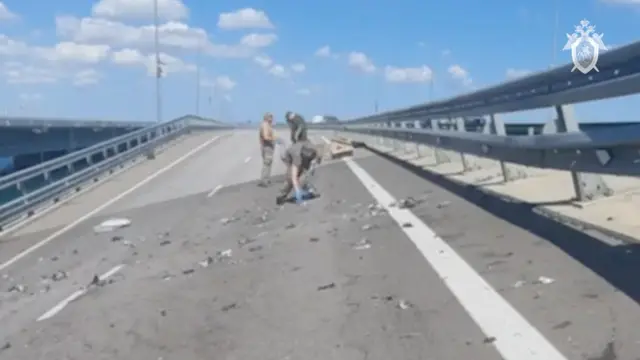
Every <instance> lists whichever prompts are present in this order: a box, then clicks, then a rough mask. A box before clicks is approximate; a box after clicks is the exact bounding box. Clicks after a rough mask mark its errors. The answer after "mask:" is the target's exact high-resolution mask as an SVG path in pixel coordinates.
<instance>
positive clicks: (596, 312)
mask: <svg viewBox="0 0 640 360" xmlns="http://www.w3.org/2000/svg"><path fill="white" fill-rule="evenodd" d="M216 137H219V138H216ZM255 138H256V136H255V134H254V132H240V133H236V134H228V133H224V134H222V133H221V134H197V135H194V136H192V137H189V138H187V139H184V140H183V141H182V142H181V143H179V144H176V145H175V146H174V147H172V148H171V149H169V150H167V151H166V152H165V153H164V154H162V155H160V156H158V158H157V159H156V161H154V162H148V163H145V164H142V165H140V167H139V168H135V169H132V170H130V171H128V172H127V173H125V174H122V175H121V176H120V177H119V178H118V179H115V180H113V181H111V182H108V183H106V184H104V185H103V186H102V187H101V188H99V189H97V190H96V191H95V192H91V193H88V194H85V195H83V196H82V197H79V198H78V199H77V200H74V201H73V202H71V203H70V204H67V205H64V206H62V207H60V208H59V209H57V210H56V211H55V212H52V213H51V214H49V215H46V216H44V217H43V218H42V219H39V220H38V221H36V222H34V223H32V224H29V225H27V226H25V227H24V228H23V229H21V230H19V231H18V232H16V233H14V234H10V235H8V236H6V237H4V238H1V239H0V268H1V269H2V270H1V271H0V275H1V276H2V278H0V286H1V287H0V290H2V293H1V294H0V323H1V324H2V326H0V359H11V360H22V359H25V360H26V359H29V360H31V359H91V360H92V359H96V360H97V359H127V360H130V359H153V360H156V359H163V360H171V359H207V360H210V359H243V360H248V359H261V360H268V359H273V360H281V359H291V360H294V359H305V360H310V359H319V360H320V359H322V360H326V359H340V360H343V359H344V360H351V359H367V360H375V359H385V360H388V359H403V360H404V359H427V360H430V359H433V360H439V359H477V360H493V359H496V360H498V359H506V360H528V359H545V360H564V359H571V360H574V359H575V360H578V359H589V360H618V359H619V360H636V359H638V358H639V357H640V335H638V334H639V332H638V331H637V329H636V328H637V324H639V323H640V309H639V308H638V304H637V302H636V299H638V298H639V296H640V285H636V284H640V282H638V281H637V280H636V276H637V274H638V270H640V269H639V267H640V265H638V264H640V258H639V256H638V255H637V250H636V247H635V246H633V245H624V246H619V247H610V246H608V245H606V244H604V243H601V242H599V241H598V240H595V239H592V238H589V237H588V236H586V235H584V234H581V233H579V232H577V231H575V230H572V229H567V228H564V227H562V226H561V225H559V224H556V223H553V222H551V221H549V220H547V219H544V218H540V217H536V216H535V215H533V214H531V213H530V212H529V211H528V209H526V208H524V207H523V206H522V205H519V204H513V203H502V202H501V201H500V200H497V199H491V198H488V197H486V196H482V195H480V194H477V193H475V192H474V191H473V189H466V188H456V187H455V186H454V185H452V184H449V183H447V182H443V181H442V180H441V179H439V178H435V177H433V176H430V175H429V174H423V173H420V172H418V171H414V170H413V169H407V168H404V167H402V166H400V165H398V164H396V163H394V162H392V161H390V160H388V159H385V158H383V157H380V156H378V155H375V154H372V153H370V152H368V151H367V150H358V151H357V152H356V154H355V156H354V157H353V158H352V159H348V160H345V161H342V160H338V161H331V162H326V163H325V164H324V165H323V166H321V167H320V168H319V169H318V173H317V175H316V177H315V180H314V181H315V185H316V187H317V188H318V190H319V191H320V192H321V196H320V197H319V198H316V199H314V200H311V201H309V202H307V203H306V205H304V206H297V205H295V204H286V205H285V206H282V207H277V206H276V205H275V194H276V192H277V187H279V186H281V184H280V183H278V182H281V181H282V175H281V174H282V173H283V170H284V168H283V166H282V164H280V163H279V161H276V164H277V165H276V168H275V169H274V170H275V173H276V177H275V180H276V183H275V184H274V185H273V186H272V187H271V188H266V189H264V188H259V187H257V186H256V183H255V181H254V180H253V179H255V178H256V177H257V176H258V174H259V171H260V162H259V152H258V149H257V148H256V146H255V144H254V142H255ZM316 141H321V140H320V137H317V138H316ZM200 146H201V147H200ZM193 149H199V150H198V151H195V152H193V153H192V154H191V155H190V156H188V157H186V158H183V155H184V154H186V153H188V152H189V151H192V150H193ZM180 159H182V160H181V161H178V162H176V161H177V160H180ZM172 164H173V165H172ZM170 165H172V166H170ZM163 169H165V170H164V171H161V170H163ZM158 172H160V173H159V174H158V175H157V176H155V177H153V178H152V179H151V180H148V181H147V182H144V181H145V179H148V178H149V177H150V176H152V175H154V174H157V173H158ZM141 182H144V183H143V184H142V185H140V186H138V187H137V188H136V189H134V190H133V191H129V192H128V193H126V196H121V197H120V198H117V197H118V196H119V194H122V193H124V192H127V191H128V189H131V188H132V187H134V186H136V184H140V183H141ZM116 198H117V200H116V201H113V202H112V203H109V204H108V205H107V206H104V207H103V208H101V209H100V211H94V209H96V208H98V207H100V206H102V205H103V204H105V203H108V202H109V201H111V200H112V199H116ZM112 218H125V219H128V220H130V221H131V225H130V226H128V227H126V228H122V229H119V230H115V231H112V232H103V233H96V232H95V231H94V227H95V226H96V225H98V224H99V223H101V222H102V221H104V220H106V219H112ZM78 219H82V221H78ZM54 235H55V236H54ZM47 239H49V240H47ZM43 240H47V241H46V242H44V243H42V241H43ZM38 244H42V245H39V246H37V247H36V248H33V247H34V246H36V245H38ZM31 248H33V250H30V251H28V252H27V253H25V252H24V251H25V250H28V249H31ZM19 254H24V255H22V256H19V257H17V258H16V255H19ZM7 264H8V265H7ZM95 275H98V278H97V279H94V278H95ZM94 280H96V281H94ZM10 290H11V291H10Z"/></svg>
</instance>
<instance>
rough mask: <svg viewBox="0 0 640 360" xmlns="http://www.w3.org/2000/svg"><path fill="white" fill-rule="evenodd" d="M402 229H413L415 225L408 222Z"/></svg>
mask: <svg viewBox="0 0 640 360" xmlns="http://www.w3.org/2000/svg"><path fill="white" fill-rule="evenodd" d="M402 227H403V228H412V227H413V224H412V223H410V222H406V223H404V224H402Z"/></svg>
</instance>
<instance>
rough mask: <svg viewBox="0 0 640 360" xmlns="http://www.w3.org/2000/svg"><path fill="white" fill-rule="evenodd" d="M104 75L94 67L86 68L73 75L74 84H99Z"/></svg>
mask: <svg viewBox="0 0 640 360" xmlns="http://www.w3.org/2000/svg"><path fill="white" fill-rule="evenodd" d="M101 78H102V75H101V74H100V73H99V72H97V71H96V70H94V69H86V70H81V71H78V72H77V73H75V74H74V75H73V85H75V86H88V85H94V84H97V83H98V82H99V81H100V79H101Z"/></svg>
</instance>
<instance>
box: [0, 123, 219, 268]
mask: <svg viewBox="0 0 640 360" xmlns="http://www.w3.org/2000/svg"><path fill="white" fill-rule="evenodd" d="M219 138H220V135H217V136H215V137H213V138H211V139H209V140H207V141H206V142H204V143H202V144H200V145H199V146H197V147H196V148H194V149H192V150H191V151H189V152H188V153H186V154H184V155H182V156H181V157H179V158H178V159H176V160H174V161H173V162H172V163H171V164H169V165H167V166H165V167H163V168H162V169H160V170H158V171H156V172H154V173H153V174H151V175H149V176H147V177H146V178H144V179H143V180H141V181H140V182H138V183H137V184H135V185H134V186H132V187H130V188H129V189H127V190H125V191H123V192H121V193H120V194H118V195H116V196H115V197H113V198H111V199H110V200H109V201H107V202H105V203H104V204H102V205H100V206H98V207H97V208H95V209H93V210H91V211H89V212H88V213H86V214H84V215H82V216H81V217H79V218H77V219H76V220H74V221H72V222H70V223H69V224H68V225H67V226H65V227H63V228H62V229H60V230H58V231H56V232H54V233H53V234H51V235H49V236H47V237H46V238H44V239H42V240H40V241H39V242H37V243H36V244H34V245H32V246H31V247H29V248H27V249H25V250H23V251H21V252H20V253H18V254H16V255H15V256H14V257H12V258H11V259H9V260H7V261H6V262H4V263H2V264H0V271H2V270H4V269H6V268H8V267H9V266H11V265H13V264H14V263H16V262H17V261H19V260H21V259H22V258H24V257H25V256H27V255H29V254H31V253H32V252H34V251H36V250H38V249H39V248H41V247H43V246H44V245H46V244H48V243H49V242H51V241H52V240H55V239H56V238H57V237H58V236H60V235H63V234H64V233H66V232H67V231H69V230H71V229H73V228H74V227H76V226H78V225H79V224H81V223H82V222H84V221H85V220H87V219H89V218H90V217H92V216H94V215H96V214H97V213H99V212H100V211H102V210H104V209H106V208H107V207H109V206H111V205H112V204H114V203H115V202H117V201H118V200H120V199H122V198H124V197H125V196H127V195H129V194H131V193H132V192H134V191H136V190H138V189H139V188H141V187H142V186H144V185H146V184H147V183H149V182H151V180H153V179H155V178H157V177H158V176H160V175H162V174H164V173H165V172H167V171H169V170H171V169H172V168H174V167H175V166H177V165H178V164H180V163H182V162H183V161H185V160H187V159H188V158H190V157H191V156H193V155H195V154H196V153H198V152H199V151H201V150H202V149H204V148H206V147H207V146H209V145H210V144H211V143H213V142H214V141H216V140H218V139H219Z"/></svg>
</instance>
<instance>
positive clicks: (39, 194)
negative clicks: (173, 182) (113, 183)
mask: <svg viewBox="0 0 640 360" xmlns="http://www.w3.org/2000/svg"><path fill="white" fill-rule="evenodd" d="M201 128H208V129H220V130H222V129H230V128H232V126H229V125H225V124H222V123H217V122H211V121H208V120H206V119H202V118H198V117H192V116H188V117H182V118H179V119H176V120H172V121H169V122H166V123H163V124H156V125H153V126H149V127H146V128H143V129H140V130H137V131H134V132H131V133H127V134H124V135H122V136H119V137H117V138H114V139H110V140H107V141H104V142H102V143H99V144H96V145H94V146H91V147H89V148H86V149H83V150H80V151H77V152H74V153H71V154H68V155H66V156H63V157H60V158H57V159H53V160H51V161H48V162H45V163H42V164H39V165H36V166H33V167H31V168H27V169H24V170H22V171H18V172H16V173H13V174H10V175H8V176H4V177H2V178H0V192H1V191H3V190H4V191H7V190H11V189H15V190H18V191H19V192H20V196H18V197H17V198H15V199H13V200H11V201H9V202H7V203H4V204H0V231H1V230H2V228H3V227H5V226H6V225H7V224H10V223H12V222H14V221H15V220H17V219H20V218H22V217H25V216H31V215H33V212H34V209H36V208H37V207H39V206H41V205H42V204H44V203H46V202H47V201H53V202H57V201H59V199H60V197H61V196H63V195H64V194H66V193H69V192H73V191H74V190H75V191H79V190H80V189H79V187H78V186H79V185H80V184H83V183H86V182H89V181H91V180H92V179H93V180H94V181H98V176H99V175H100V174H104V173H105V172H109V171H111V172H113V169H115V168H117V167H118V166H120V165H122V164H123V163H124V162H126V161H128V160H131V159H133V158H136V157H138V156H141V155H144V154H151V153H153V150H154V149H156V148H157V147H159V146H161V145H162V144H164V143H166V142H168V141H170V140H172V139H174V138H176V137H177V136H180V135H182V134H183V133H184V132H185V131H189V130H191V129H201ZM83 165H84V166H83ZM30 183H31V185H33V186H30ZM34 184H35V185H34Z"/></svg>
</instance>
